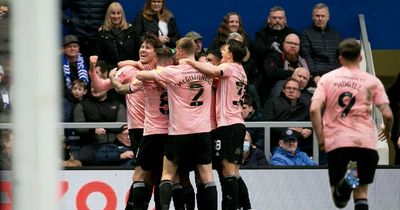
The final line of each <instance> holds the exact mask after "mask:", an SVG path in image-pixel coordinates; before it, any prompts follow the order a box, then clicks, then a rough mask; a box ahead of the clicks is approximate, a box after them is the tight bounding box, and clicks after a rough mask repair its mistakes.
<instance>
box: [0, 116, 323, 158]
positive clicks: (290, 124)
mask: <svg viewBox="0 0 400 210" xmlns="http://www.w3.org/2000/svg"><path fill="white" fill-rule="evenodd" d="M124 124H126V123H125V122H68V123H67V122H64V123H59V125H60V129H61V128H120V127H121V126H122V125H124ZM245 125H246V127H249V128H264V134H265V135H264V153H265V155H266V157H267V158H269V157H270V156H271V147H270V136H271V131H270V129H271V128H284V127H310V128H311V127H312V125H311V122H309V121H299V122H270V121H268V122H267V121H261V122H245ZM0 129H12V123H0ZM318 152H319V150H318V143H317V138H316V136H315V132H313V159H314V161H315V162H316V163H318V160H319V153H318Z"/></svg>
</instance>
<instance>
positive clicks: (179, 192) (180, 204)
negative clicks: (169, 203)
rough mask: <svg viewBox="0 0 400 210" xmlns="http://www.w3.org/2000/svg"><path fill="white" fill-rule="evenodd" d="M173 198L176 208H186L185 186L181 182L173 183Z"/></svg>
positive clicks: (181, 209)
mask: <svg viewBox="0 0 400 210" xmlns="http://www.w3.org/2000/svg"><path fill="white" fill-rule="evenodd" d="M172 199H173V201H174V207H175V209H176V210H184V209H185V203H184V197H183V187H182V185H181V184H180V183H177V184H174V185H172Z"/></svg>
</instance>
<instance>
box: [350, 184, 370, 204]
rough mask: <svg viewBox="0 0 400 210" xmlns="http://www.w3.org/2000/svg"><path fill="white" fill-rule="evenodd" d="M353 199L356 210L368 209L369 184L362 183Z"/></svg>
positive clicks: (355, 191) (354, 193)
mask: <svg viewBox="0 0 400 210" xmlns="http://www.w3.org/2000/svg"><path fill="white" fill-rule="evenodd" d="M353 199H354V209H355V210H368V184H362V185H360V186H359V187H358V188H357V189H356V190H354V192H353Z"/></svg>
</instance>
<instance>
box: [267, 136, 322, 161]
mask: <svg viewBox="0 0 400 210" xmlns="http://www.w3.org/2000/svg"><path fill="white" fill-rule="evenodd" d="M297 144H298V139H297V137H296V134H295V132H293V131H292V130H290V129H285V130H284V131H283V133H282V136H281V139H280V140H279V147H277V148H276V149H275V151H274V153H273V155H272V157H271V165H277V166H304V165H308V166H310V165H311V166H313V165H317V164H316V163H315V162H314V161H313V160H311V159H310V158H309V157H308V155H307V154H306V153H305V152H302V151H300V149H299V148H298V147H297Z"/></svg>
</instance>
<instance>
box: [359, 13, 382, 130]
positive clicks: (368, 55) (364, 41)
mask: <svg viewBox="0 0 400 210" xmlns="http://www.w3.org/2000/svg"><path fill="white" fill-rule="evenodd" d="M358 20H359V23H360V32H361V34H360V43H361V47H362V48H363V49H364V58H365V62H366V64H367V69H366V71H367V72H368V73H370V74H372V75H374V76H375V67H374V60H373V57H372V50H371V45H370V42H369V40H368V33H367V26H366V24H365V17H364V14H359V15H358ZM372 117H373V119H374V122H375V125H376V127H377V128H378V129H380V125H381V124H382V123H383V119H382V115H381V113H380V112H379V111H378V109H377V108H376V107H375V106H374V107H373V112H372Z"/></svg>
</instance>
